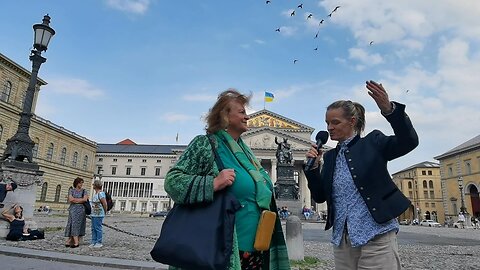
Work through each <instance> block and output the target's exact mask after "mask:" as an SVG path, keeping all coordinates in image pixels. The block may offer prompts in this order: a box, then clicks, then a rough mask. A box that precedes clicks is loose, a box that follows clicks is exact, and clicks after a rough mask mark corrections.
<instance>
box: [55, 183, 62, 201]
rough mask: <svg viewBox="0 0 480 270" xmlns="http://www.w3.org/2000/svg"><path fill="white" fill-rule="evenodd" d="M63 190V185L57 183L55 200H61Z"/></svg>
mask: <svg viewBox="0 0 480 270" xmlns="http://www.w3.org/2000/svg"><path fill="white" fill-rule="evenodd" d="M61 191H62V186H61V185H57V188H56V189H55V202H59V201H60V192H61Z"/></svg>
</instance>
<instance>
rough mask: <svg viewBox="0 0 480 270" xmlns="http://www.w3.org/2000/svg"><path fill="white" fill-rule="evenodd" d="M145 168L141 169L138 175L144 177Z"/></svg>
mask: <svg viewBox="0 0 480 270" xmlns="http://www.w3.org/2000/svg"><path fill="white" fill-rule="evenodd" d="M146 170H147V168H145V167H143V168H141V169H140V175H145V172H146Z"/></svg>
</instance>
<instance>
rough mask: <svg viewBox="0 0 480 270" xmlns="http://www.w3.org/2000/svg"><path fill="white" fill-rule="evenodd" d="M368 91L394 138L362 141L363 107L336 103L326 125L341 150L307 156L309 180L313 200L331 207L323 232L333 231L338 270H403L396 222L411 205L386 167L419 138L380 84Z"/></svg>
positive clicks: (377, 134) (373, 134)
mask: <svg viewBox="0 0 480 270" xmlns="http://www.w3.org/2000/svg"><path fill="white" fill-rule="evenodd" d="M366 87H367V89H368V90H369V91H368V94H369V95H370V96H371V97H372V98H373V100H374V101H375V102H376V103H377V106H378V107H379V108H380V110H381V112H382V115H383V116H384V117H385V118H386V119H387V121H388V122H389V123H390V125H391V126H392V128H393V131H394V133H395V135H393V136H386V135H384V134H383V133H382V132H380V131H379V130H374V131H372V132H370V133H369V134H367V135H366V136H365V137H361V136H360V134H361V133H362V131H363V130H364V128H365V109H364V107H363V106H362V105H360V104H359V103H356V102H352V101H346V100H340V101H336V102H334V103H332V104H331V105H330V106H328V107H327V112H326V117H325V120H326V123H327V129H328V132H329V134H330V138H331V139H332V140H334V141H338V145H337V147H336V148H335V149H332V150H330V151H327V152H325V154H323V153H321V151H320V152H318V151H317V148H316V145H314V146H313V147H312V148H311V149H310V150H309V151H308V153H307V155H306V156H307V157H308V158H316V162H315V164H314V166H313V168H312V169H310V170H307V171H305V175H306V176H307V180H308V187H309V189H310V191H311V193H312V197H313V198H314V200H315V201H316V202H317V203H322V202H325V201H326V202H327V207H328V216H327V223H326V226H325V229H326V230H328V229H330V228H331V227H333V232H332V244H333V246H334V258H335V269H388V270H392V269H401V265H400V258H399V255H398V246H397V239H396V233H397V232H398V229H399V225H398V222H397V220H396V217H398V216H399V215H400V214H401V213H403V212H404V211H405V210H406V209H407V208H408V207H409V206H410V201H409V200H408V199H407V198H406V197H405V196H404V195H403V193H402V192H401V191H400V190H399V189H398V188H397V186H396V185H395V184H394V183H393V181H392V179H391V177H390V173H389V172H388V170H387V162H388V161H390V160H393V159H395V158H398V157H400V156H403V155H405V154H407V153H408V152H410V151H412V150H413V149H414V148H415V147H416V146H417V145H418V136H417V134H416V132H415V129H414V128H413V126H412V123H411V122H410V119H409V117H408V116H407V115H406V113H405V105H403V104H400V103H396V102H390V100H389V98H388V94H387V92H386V91H385V89H384V88H383V86H382V85H381V84H378V83H376V82H374V81H367V83H366ZM322 154H323V165H321V164H320V163H321V158H320V157H322Z"/></svg>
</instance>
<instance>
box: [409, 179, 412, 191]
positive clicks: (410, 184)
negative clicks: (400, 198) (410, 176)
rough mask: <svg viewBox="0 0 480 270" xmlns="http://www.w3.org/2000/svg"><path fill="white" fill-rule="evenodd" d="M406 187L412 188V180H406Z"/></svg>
mask: <svg viewBox="0 0 480 270" xmlns="http://www.w3.org/2000/svg"><path fill="white" fill-rule="evenodd" d="M408 188H409V189H411V188H412V182H410V181H409V182H408Z"/></svg>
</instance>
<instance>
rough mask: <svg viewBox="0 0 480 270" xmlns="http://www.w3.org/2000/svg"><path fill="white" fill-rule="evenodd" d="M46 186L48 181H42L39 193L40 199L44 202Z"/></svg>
mask: <svg viewBox="0 0 480 270" xmlns="http://www.w3.org/2000/svg"><path fill="white" fill-rule="evenodd" d="M47 188H48V183H47V182H43V185H42V192H41V193H40V201H42V202H44V201H45V199H46V198H47Z"/></svg>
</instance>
